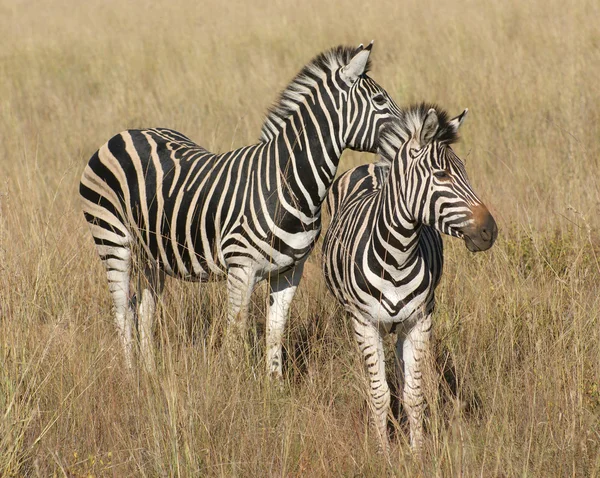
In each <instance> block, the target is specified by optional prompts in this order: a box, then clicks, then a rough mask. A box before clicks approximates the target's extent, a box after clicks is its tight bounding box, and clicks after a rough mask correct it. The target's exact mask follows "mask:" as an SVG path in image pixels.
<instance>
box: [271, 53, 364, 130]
mask: <svg viewBox="0 0 600 478" xmlns="http://www.w3.org/2000/svg"><path fill="white" fill-rule="evenodd" d="M356 50H357V49H356V47H351V46H344V45H340V46H336V47H334V48H330V49H329V50H326V51H324V52H322V53H319V54H318V55H317V56H316V57H314V58H313V59H312V60H311V61H310V62H308V63H307V64H306V65H305V66H304V67H303V68H302V70H300V72H299V73H298V74H297V75H296V76H295V77H294V79H293V80H292V81H290V83H289V84H288V85H287V87H286V88H285V89H284V90H283V91H282V92H281V93H280V94H279V98H278V99H277V101H276V102H275V103H274V104H273V106H271V107H270V108H269V110H268V112H267V117H266V118H265V121H264V123H263V126H262V129H261V135H260V140H261V141H267V140H269V139H270V138H271V137H272V136H273V132H274V131H273V127H272V126H271V127H270V125H273V124H275V125H276V124H277V123H279V122H281V120H283V119H285V118H287V117H288V116H289V115H290V114H291V113H292V112H294V111H296V109H297V105H298V101H299V99H300V98H301V97H302V96H303V95H304V94H306V93H308V92H309V91H310V87H311V86H314V85H315V84H316V83H317V78H320V77H322V76H323V75H324V74H328V73H329V72H331V71H334V70H337V69H338V68H341V67H343V66H346V65H347V64H348V63H349V62H350V60H351V59H352V57H353V56H354V54H355V53H356ZM370 67H371V60H368V61H367V66H366V68H365V71H364V73H367V72H368V71H369V69H370Z"/></svg>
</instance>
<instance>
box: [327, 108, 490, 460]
mask: <svg viewBox="0 0 600 478" xmlns="http://www.w3.org/2000/svg"><path fill="white" fill-rule="evenodd" d="M466 113H467V110H465V111H464V112H463V113H462V114H461V115H459V116H457V117H456V118H454V119H452V120H449V119H448V117H447V115H446V113H445V112H443V111H441V110H439V109H438V108H437V107H435V106H432V105H425V104H421V105H418V106H414V107H411V108H409V109H408V110H406V111H404V112H403V113H402V114H401V118H400V120H399V121H398V122H391V123H389V124H388V126H387V127H386V129H385V131H384V132H383V133H382V135H381V139H380V151H379V152H380V162H379V163H378V164H369V165H364V166H359V167H357V168H354V169H352V170H350V171H348V172H346V173H345V174H343V175H342V176H341V177H340V178H338V179H337V180H336V181H335V182H334V184H333V186H332V188H331V190H330V192H329V197H328V201H327V203H328V207H329V210H330V212H331V215H332V219H331V224H330V226H329V229H328V230H327V234H326V235H325V240H324V243H323V271H324V274H325V278H326V283H327V286H328V288H329V290H330V291H331V292H332V293H333V294H334V295H335V296H336V298H337V299H338V300H339V301H340V302H341V303H342V304H343V305H344V307H345V309H346V310H347V311H348V313H349V315H350V316H351V317H352V321H353V325H354V329H355V336H356V339H357V342H358V345H359V348H360V350H361V352H362V353H363V355H364V359H365V363H366V366H367V371H368V374H369V379H370V396H371V408H372V411H373V421H374V423H375V428H376V430H377V433H378V436H379V437H380V439H381V444H382V446H383V448H385V449H388V447H389V444H388V438H387V431H386V424H387V413H388V409H389V404H390V392H389V387H388V384H387V382H386V379H385V361H384V355H383V342H382V337H383V336H384V335H385V334H386V333H389V332H391V331H395V332H397V334H398V341H397V345H396V356H397V360H398V364H399V365H398V367H397V368H398V370H397V373H398V379H399V383H400V384H401V383H402V382H404V386H403V404H404V408H405V410H406V411H407V414H408V417H409V422H410V442H411V445H412V446H413V448H415V449H418V448H420V446H421V443H422V439H423V434H422V420H423V410H424V406H425V402H424V397H423V392H422V389H421V381H422V374H423V370H422V368H421V365H422V360H423V357H424V355H425V354H426V352H427V349H428V346H429V335H430V330H431V314H432V312H433V308H434V290H435V288H436V286H437V284H438V282H439V280H440V277H441V274H442V265H443V256H442V252H443V250H442V239H441V236H440V232H443V233H445V234H449V235H452V236H455V237H459V238H462V239H463V240H464V241H465V244H466V245H467V247H468V248H469V250H471V251H483V250H486V249H488V248H490V247H491V246H492V244H493V243H494V241H495V239H496V236H497V227H496V223H495V222H494V219H493V218H492V216H491V215H490V213H489V212H488V210H487V209H486V207H485V206H484V205H483V204H482V203H481V201H480V200H479V199H478V198H477V196H476V194H475V193H474V192H473V189H472V188H471V185H470V184H469V180H468V178H467V174H466V172H465V168H464V165H463V163H462V161H461V160H460V159H459V158H458V157H457V156H456V154H455V153H454V152H453V150H452V148H451V144H452V143H453V142H454V141H456V139H457V134H458V128H459V126H460V125H461V123H462V121H463V119H464V117H465V115H466ZM438 231H439V232H438Z"/></svg>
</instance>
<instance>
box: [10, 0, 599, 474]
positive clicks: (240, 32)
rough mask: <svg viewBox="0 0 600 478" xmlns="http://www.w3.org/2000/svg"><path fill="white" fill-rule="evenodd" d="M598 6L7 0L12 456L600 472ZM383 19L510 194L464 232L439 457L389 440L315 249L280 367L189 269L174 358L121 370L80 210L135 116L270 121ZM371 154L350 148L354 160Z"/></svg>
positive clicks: (439, 326) (435, 424) (224, 127)
mask: <svg viewBox="0 0 600 478" xmlns="http://www.w3.org/2000/svg"><path fill="white" fill-rule="evenodd" d="M599 20H600V3H598V2H597V1H592V0H581V1H571V2H568V1H567V2H564V1H556V0H550V1H542V0H532V1H528V2H522V1H517V0H509V1H507V2H479V1H474V0H473V1H464V2H459V1H458V0H449V1H447V2H434V1H431V0H425V1H414V0H409V1H391V0H386V1H385V2H359V1H355V0H349V1H345V2H339V3H331V4H326V5H323V4H322V2H321V1H316V0H305V1H303V2H285V1H279V0H271V1H265V0H256V1H254V2H243V1H239V0H232V1H230V2H219V1H214V0H206V1H203V2H194V1H191V0H181V1H177V2H169V3H166V2H165V3H164V4H159V3H155V2H147V1H146V2H142V1H138V0H134V1H131V2H117V1H114V0H108V1H100V0H91V1H87V2H79V1H75V0H62V1H52V2H51V1H39V2H33V1H25V0H15V1H8V0H2V1H1V2H0V38H1V40H0V476H40V477H47V476H69V477H74V476H89V475H92V476H119V477H121V476H257V477H263V476H295V477H301V476H302V477H304V476H387V475H392V476H394V475H396V476H441V477H446V476H483V477H489V476H498V477H512V476H527V477H529V476H531V477H546V476H599V475H600V318H599V313H600V293H599V292H600V287H599V286H600V257H599V256H600V230H599V227H600V219H599V217H598V210H599V205H600V204H599V203H600V173H599V172H598V171H599V166H600V29H599V28H598V21H599ZM371 39H375V40H376V42H375V46H374V50H373V55H372V60H373V70H372V73H371V76H373V77H374V78H375V79H376V80H377V81H379V83H380V84H381V85H382V86H384V87H385V88H386V89H387V90H388V92H389V93H390V94H391V95H392V96H393V97H394V98H395V100H396V101H397V103H398V104H400V105H408V104H409V103H412V102H415V101H430V102H437V103H439V104H440V105H441V106H443V107H444V108H446V109H447V110H449V112H450V113H451V114H458V113H459V112H460V111H462V109H463V108H464V107H468V108H469V110H470V113H469V116H468V118H467V120H466V122H465V124H464V126H463V127H462V137H463V139H462V142H461V143H460V144H458V145H457V146H456V150H457V152H458V153H459V155H461V156H462V157H463V158H465V159H466V163H467V168H468V171H469V174H470V177H471V180H472V183H473V185H474V187H475V189H476V191H478V192H479V193H480V196H481V197H482V198H483V200H484V201H485V202H486V204H487V205H488V206H489V208H490V210H491V211H492V213H493V214H494V216H495V217H496V219H497V221H498V225H499V228H500V235H499V238H498V241H497V242H496V245H495V246H494V247H493V248H492V249H491V250H490V251H489V252H487V253H481V254H478V255H473V254H470V253H469V252H468V251H467V250H466V248H465V247H464V245H463V244H462V243H461V242H460V241H457V240H451V239H449V238H447V239H448V240H446V241H445V244H446V269H445V274H444V277H443V280H442V283H441V285H440V287H439V289H438V294H437V297H438V307H437V311H436V314H435V344H436V347H435V348H436V351H437V352H436V357H435V359H436V367H437V369H438V372H439V374H440V375H443V374H444V372H445V374H446V378H447V379H445V380H440V382H439V383H440V385H439V386H438V385H437V384H436V382H435V381H434V380H431V381H430V384H429V386H428V396H429V412H428V422H427V428H428V434H427V439H426V443H425V451H424V454H423V456H422V457H421V458H416V457H414V456H412V454H411V453H410V450H409V447H408V445H407V439H406V430H405V429H404V427H403V426H402V425H400V426H396V427H395V439H394V441H393V447H392V452H391V455H390V457H389V460H386V459H385V457H383V456H382V455H378V454H376V453H375V446H374V439H373V438H374V437H373V436H371V435H370V433H369V430H368V427H367V426H366V423H367V408H366V397H367V395H366V392H365V382H364V372H363V368H362V359H361V357H360V356H359V354H358V352H357V350H356V348H355V345H354V343H353V337H352V334H351V331H350V328H349V327H348V325H349V324H347V322H346V320H345V318H344V315H343V314H342V312H341V310H340V308H339V307H338V306H337V305H336V303H335V302H334V300H333V299H332V297H331V296H330V295H329V294H328V293H327V292H326V290H325V289H324V284H323V281H322V279H321V278H320V270H319V269H320V268H319V261H320V259H319V253H320V249H319V248H318V249H317V250H316V251H315V252H314V254H313V255H312V256H311V258H310V264H311V266H310V267H308V271H307V273H306V277H305V280H304V282H303V285H302V287H301V292H300V293H299V295H298V296H297V300H296V301H295V303H294V306H293V313H292V318H291V320H290V327H289V329H288V331H287V333H286V337H285V349H286V354H287V358H286V361H285V370H284V373H285V381H284V385H283V387H281V388H278V387H274V386H271V385H270V384H269V382H268V381H267V380H265V379H264V373H263V370H264V353H263V352H264V333H263V327H264V317H265V299H266V294H265V291H264V289H260V290H259V291H258V292H257V293H256V294H255V298H254V307H253V322H254V323H255V327H254V330H255V333H254V334H253V339H252V340H251V343H252V344H253V347H254V348H253V353H252V354H250V356H248V357H246V358H245V359H244V360H240V362H239V363H238V364H234V365H233V366H232V364H231V363H230V362H229V361H227V360H225V359H224V357H223V356H222V355H223V354H222V353H221V349H220V347H219V341H220V336H221V334H222V332H223V325H224V324H223V322H224V308H225V307H224V304H225V300H226V297H225V290H224V287H223V285H222V284H212V285H197V284H186V283H181V282H176V281H173V280H170V281H168V282H167V285H166V290H165V294H164V296H163V299H162V303H161V305H160V309H161V318H160V320H159V323H158V327H157V330H156V334H155V340H156V343H157V347H158V349H157V364H158V368H157V373H156V374H155V375H148V374H145V373H141V372H140V373H138V372H134V373H130V372H128V371H126V370H123V367H122V356H121V351H120V344H119V343H118V338H117V335H116V331H115V328H114V326H113V319H112V315H111V302H110V297H109V295H108V289H107V286H106V279H105V274H104V271H103V268H102V266H101V263H100V261H99V260H98V257H97V255H96V252H95V250H94V247H93V242H92V239H91V237H90V236H89V233H88V230H87V226H86V224H85V221H84V219H83V216H82V214H81V212H80V207H79V199H78V182H79V177H80V175H81V172H82V171H83V168H84V166H85V164H86V161H87V160H88V159H89V157H90V155H91V154H92V153H93V152H94V151H95V150H96V149H97V148H98V147H99V146H100V145H101V144H102V143H104V142H105V141H106V140H107V139H108V138H109V137H111V136H112V135H113V134H115V133H117V132H119V131H121V130H123V129H125V128H132V127H145V126H165V127H170V128H174V129H178V130H179V131H182V132H183V133H185V134H187V135H188V136H190V137H191V138H193V139H194V140H196V141H197V142H199V143H200V144H202V145H203V146H205V147H207V148H208V149H211V150H213V151H225V150H229V149H232V148H233V147H238V146H242V145H246V144H250V143H252V142H256V141H257V139H258V135H259V131H260V127H261V124H262V120H263V118H264V114H265V112H266V110H267V108H268V106H269V105H270V104H271V103H272V102H273V101H274V100H275V99H276V94H277V91H278V90H280V89H282V88H283V87H284V86H285V85H286V84H287V82H288V81H289V80H290V79H291V78H292V77H293V76H294V75H295V74H296V72H297V71H298V70H299V69H300V68H301V67H302V66H303V65H304V64H305V63H306V62H307V61H308V60H310V59H311V58H312V57H313V56H314V55H315V54H317V53H318V52H320V51H322V50H324V49H326V48H329V47H331V46H334V45H337V44H341V43H344V44H351V45H355V44H358V43H361V42H368V41H370V40H371ZM372 159H373V156H371V155H368V154H358V153H353V152H346V153H345V154H344V156H343V158H342V163H341V170H344V169H347V168H349V167H352V166H354V165H357V164H360V163H362V162H366V161H371V160H372Z"/></svg>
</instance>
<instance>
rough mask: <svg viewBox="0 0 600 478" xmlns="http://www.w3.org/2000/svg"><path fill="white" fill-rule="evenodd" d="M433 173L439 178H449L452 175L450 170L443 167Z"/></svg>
mask: <svg viewBox="0 0 600 478" xmlns="http://www.w3.org/2000/svg"><path fill="white" fill-rule="evenodd" d="M433 175H434V176H435V177H436V178H438V179H448V178H449V177H450V175H449V174H448V171H446V170H444V169H442V170H440V171H436V172H435V173H433Z"/></svg>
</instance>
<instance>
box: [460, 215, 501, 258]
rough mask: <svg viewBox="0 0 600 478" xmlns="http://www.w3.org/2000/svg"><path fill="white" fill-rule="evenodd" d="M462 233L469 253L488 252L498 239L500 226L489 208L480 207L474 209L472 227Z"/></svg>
mask: <svg viewBox="0 0 600 478" xmlns="http://www.w3.org/2000/svg"><path fill="white" fill-rule="evenodd" d="M462 233H463V238H464V241H465V245H466V246H467V249H469V251H471V252H480V251H487V250H488V249H489V248H490V247H492V246H493V245H494V242H495V241H496V238H497V237H498V226H497V225H496V221H495V220H494V217H493V216H492V215H491V214H490V212H489V211H488V210H487V208H486V207H485V206H483V205H479V206H476V207H475V208H473V223H472V225H471V226H470V227H467V228H465V229H464V230H463V231H462Z"/></svg>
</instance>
